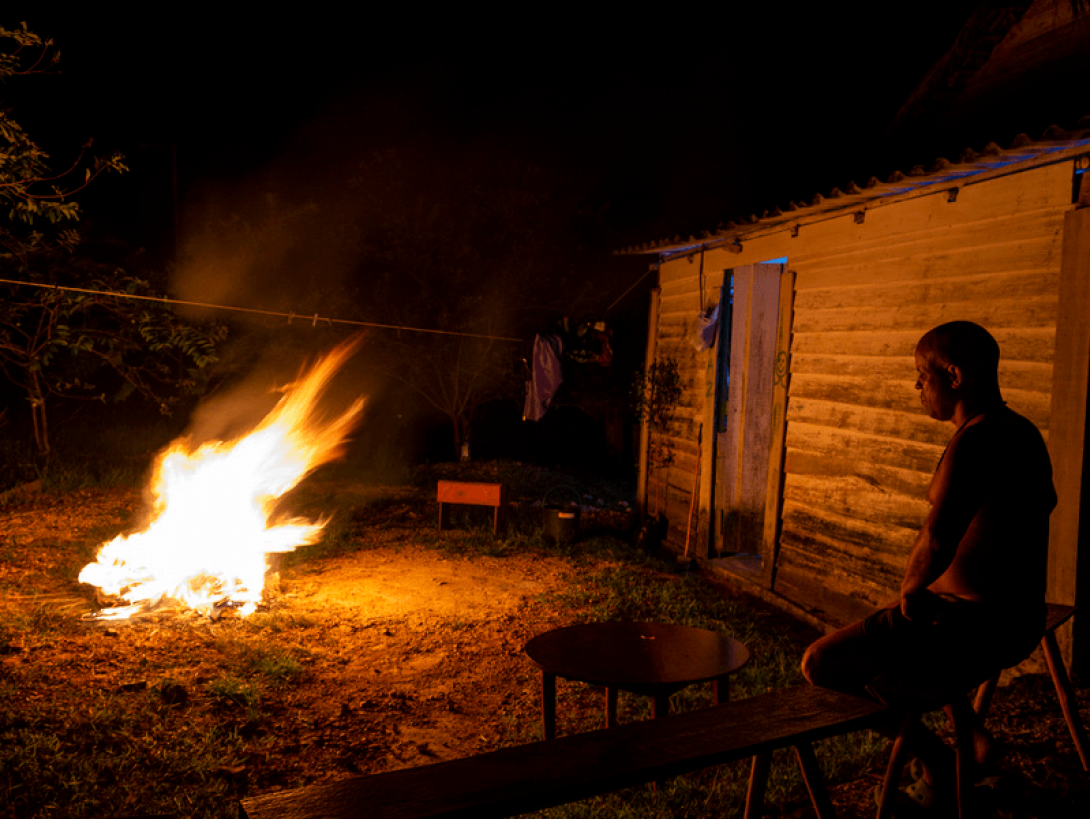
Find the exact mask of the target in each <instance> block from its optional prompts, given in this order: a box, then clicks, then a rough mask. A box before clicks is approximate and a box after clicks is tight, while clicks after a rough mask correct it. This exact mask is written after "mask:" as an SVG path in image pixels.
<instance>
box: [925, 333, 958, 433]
mask: <svg viewBox="0 0 1090 819" xmlns="http://www.w3.org/2000/svg"><path fill="white" fill-rule="evenodd" d="M950 379H951V373H950V371H949V370H944V369H942V368H941V367H938V366H936V365H935V364H934V363H932V362H931V361H930V360H929V358H928V357H927V356H926V355H924V354H923V353H922V352H921V351H920V350H916V389H918V390H919V391H920V403H921V404H923V407H924V409H925V410H926V411H927V414H928V415H930V416H931V417H932V418H934V419H935V420H936V421H949V420H950V419H951V418H953V417H954V409H955V408H956V406H957V396H956V395H955V393H954V390H953V388H952V387H951V386H950Z"/></svg>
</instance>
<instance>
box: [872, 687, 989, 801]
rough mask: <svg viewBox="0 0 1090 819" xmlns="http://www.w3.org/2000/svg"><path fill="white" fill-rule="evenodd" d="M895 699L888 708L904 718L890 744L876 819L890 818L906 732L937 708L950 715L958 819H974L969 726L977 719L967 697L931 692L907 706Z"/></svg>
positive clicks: (905, 751)
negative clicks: (952, 728)
mask: <svg viewBox="0 0 1090 819" xmlns="http://www.w3.org/2000/svg"><path fill="white" fill-rule="evenodd" d="M875 693H879V692H875ZM884 699H888V698H884ZM899 699H900V698H899V697H897V698H895V699H894V701H893V703H892V704H893V705H894V707H898V708H901V709H902V710H903V711H904V718H903V719H902V721H901V730H900V732H899V733H898V734H897V739H896V740H894V742H893V750H892V752H891V753H890V757H889V764H888V765H887V766H886V775H885V777H884V778H883V780H882V798H881V801H880V803H879V805H878V819H890V817H892V816H893V809H894V803H895V801H896V798H897V793H898V785H899V784H900V782H901V774H902V773H903V772H904V767H905V763H906V761H907V757H908V749H907V748H906V747H905V744H906V743H905V738H906V737H907V735H908V734H909V732H910V731H912V730H914V729H915V728H916V727H917V725H919V724H920V718H921V717H922V716H923V714H925V713H927V712H928V711H937V710H939V709H940V708H944V709H947V713H948V714H950V715H951V718H952V720H953V723H954V753H955V755H956V758H957V773H956V782H957V808H958V816H959V817H961V819H967V817H970V816H974V815H975V813H974V810H973V809H974V805H973V787H974V783H975V776H974V774H975V768H976V755H975V749H974V747H973V724H974V722H975V720H976V719H977V717H976V714H975V713H974V712H973V706H972V703H971V702H970V701H969V697H968V695H966V694H959V693H950V692H946V693H940V692H933V693H929V694H927V695H924V696H922V697H920V698H919V699H915V698H913V699H914V700H915V701H912V702H910V704H908V703H907V702H900V703H898V702H897V700H899Z"/></svg>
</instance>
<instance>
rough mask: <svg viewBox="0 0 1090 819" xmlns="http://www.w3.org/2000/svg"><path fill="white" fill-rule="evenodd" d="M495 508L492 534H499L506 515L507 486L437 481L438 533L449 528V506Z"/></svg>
mask: <svg viewBox="0 0 1090 819" xmlns="http://www.w3.org/2000/svg"><path fill="white" fill-rule="evenodd" d="M452 503H462V504H466V505H469V506H492V507H495V510H494V513H493V516H492V533H493V534H499V531H500V526H502V525H503V521H504V518H505V517H506V514H507V486H506V485H505V484H502V483H466V482H464V481H439V531H440V532H441V531H443V529H444V528H447V527H449V526H450V504H452Z"/></svg>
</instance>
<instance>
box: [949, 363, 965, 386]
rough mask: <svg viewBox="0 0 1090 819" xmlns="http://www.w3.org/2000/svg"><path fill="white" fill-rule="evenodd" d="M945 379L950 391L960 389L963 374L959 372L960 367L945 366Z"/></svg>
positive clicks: (954, 365)
mask: <svg viewBox="0 0 1090 819" xmlns="http://www.w3.org/2000/svg"><path fill="white" fill-rule="evenodd" d="M946 378H947V381H948V383H949V384H950V389H953V390H956V389H958V388H960V387H961V385H962V384H964V383H965V381H964V373H962V371H961V367H959V366H958V365H957V364H947V365H946Z"/></svg>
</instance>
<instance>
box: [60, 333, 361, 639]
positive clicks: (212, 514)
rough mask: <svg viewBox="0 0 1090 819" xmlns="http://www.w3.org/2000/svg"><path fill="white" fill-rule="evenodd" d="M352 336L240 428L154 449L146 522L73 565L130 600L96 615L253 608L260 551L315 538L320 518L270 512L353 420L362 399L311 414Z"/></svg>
mask: <svg viewBox="0 0 1090 819" xmlns="http://www.w3.org/2000/svg"><path fill="white" fill-rule="evenodd" d="M359 343H360V341H359V339H354V340H351V341H348V342H346V343H344V344H341V345H340V346H339V347H337V348H335V349H334V350H333V351H332V352H330V353H329V354H328V355H326V356H325V357H324V358H322V359H321V360H319V361H318V362H317V363H316V364H315V365H314V366H313V367H312V368H311V369H310V370H309V371H308V372H305V373H304V374H303V375H302V376H301V377H300V378H299V380H297V381H296V382H294V383H293V384H289V385H287V386H286V387H284V388H283V392H284V395H283V397H282V398H281V399H280V400H279V402H278V403H277V405H276V407H275V408H274V409H273V410H272V411H271V412H270V413H269V414H268V415H267V416H265V418H264V419H263V420H262V421H261V422H260V423H259V424H258V425H257V426H256V427H255V428H254V429H253V430H252V431H250V432H249V433H247V434H245V435H243V436H240V437H239V438H237V439H235V440H233V441H228V442H223V441H212V442H207V443H204V444H201V445H200V446H199V447H197V448H196V449H193V448H192V444H191V442H190V441H188V440H186V439H180V440H178V441H175V442H174V443H172V444H171V445H170V446H169V447H168V448H167V449H166V450H165V451H164V452H162V453H161V454H160V455H159V456H158V459H157V461H156V464H155V468H154V470H153V477H152V486H151V494H152V505H151V510H150V512H151V514H150V523H149V524H148V525H147V527H146V528H145V529H144V530H143V531H140V532H135V533H132V534H128V535H120V536H118V537H116V538H114V539H113V540H111V541H110V542H109V543H105V544H103V545H102V547H101V548H100V550H99V552H98V555H97V557H96V560H95V562H94V563H91V564H89V565H87V566H85V567H84V569H83V571H82V572H80V575H79V580H80V582H82V583H88V584H90V585H93V586H96V587H98V588H99V589H100V590H102V591H103V592H105V593H106V594H108V595H111V596H115V597H118V598H120V599H121V600H123V601H125V602H126V603H128V604H129V605H126V606H118V607H115V608H110V609H106V610H104V611H102V612H100V613H99V614H98V615H96V616H97V617H99V618H103V619H124V618H127V617H131V616H132V615H133V614H136V613H137V612H140V611H146V610H149V609H151V608H154V607H156V606H158V605H161V604H165V603H167V602H168V601H175V602H180V603H182V604H184V605H186V606H188V607H190V608H193V609H196V610H197V611H200V612H202V613H206V614H211V613H213V612H218V611H221V610H222V609H223V607H224V606H228V605H229V606H232V607H235V606H237V607H238V610H239V614H240V615H242V616H246V615H248V614H250V613H252V612H253V611H254V610H255V609H256V607H257V604H258V603H259V602H261V598H262V593H263V592H264V587H265V575H266V572H267V570H268V556H269V555H272V554H276V553H283V552H290V551H292V550H294V549H296V548H298V547H299V546H303V545H306V544H308V543H314V542H316V541H317V540H318V539H319V538H320V537H321V533H322V530H323V529H324V528H325V525H326V522H327V521H325V520H318V521H311V520H307V519H304V518H293V519H289V520H278V519H275V515H274V514H273V513H274V510H275V506H276V502H277V500H278V499H279V498H280V497H282V496H283V495H284V493H286V492H288V491H289V490H290V489H292V488H294V487H295V486H296V485H298V484H299V482H300V481H302V480H303V478H305V477H306V476H307V475H309V474H310V473H311V472H313V471H314V470H315V469H316V468H317V467H319V466H321V465H322V464H324V463H327V462H329V461H331V460H333V459H334V458H335V457H337V456H338V455H339V454H340V452H341V450H342V447H343V444H344V443H345V441H346V439H347V435H348V433H349V432H350V431H351V429H352V428H353V426H354V425H355V424H356V422H357V421H358V419H359V416H360V413H361V412H362V410H363V404H364V400H363V399H362V398H360V399H357V400H356V401H355V402H354V403H353V404H352V405H351V406H350V407H349V408H348V409H347V410H346V411H344V412H343V413H342V414H340V415H338V416H335V417H332V418H322V417H320V416H318V413H317V405H318V401H319V399H320V398H321V397H322V395H323V394H324V392H325V390H326V388H327V387H328V385H329V381H330V379H331V378H332V377H333V375H334V374H335V373H336V372H337V371H338V370H339V369H340V368H341V366H343V365H344V363H345V362H346V361H347V360H348V359H349V358H350V357H351V356H352V354H353V353H354V352H355V351H356V350H357V349H358V347H359Z"/></svg>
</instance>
